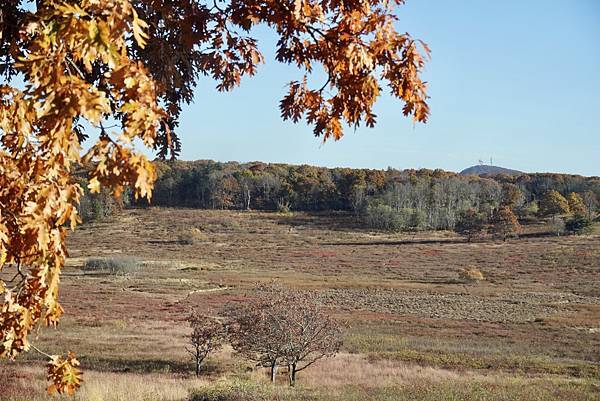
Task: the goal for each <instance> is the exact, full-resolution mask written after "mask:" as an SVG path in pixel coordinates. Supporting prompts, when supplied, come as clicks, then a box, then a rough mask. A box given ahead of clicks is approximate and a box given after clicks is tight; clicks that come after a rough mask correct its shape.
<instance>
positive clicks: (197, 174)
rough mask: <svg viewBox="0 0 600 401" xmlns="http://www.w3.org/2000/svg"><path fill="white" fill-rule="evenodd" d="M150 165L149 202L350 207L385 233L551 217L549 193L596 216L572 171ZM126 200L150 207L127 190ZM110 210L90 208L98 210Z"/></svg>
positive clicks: (591, 182)
mask: <svg viewBox="0 0 600 401" xmlns="http://www.w3.org/2000/svg"><path fill="white" fill-rule="evenodd" d="M155 165H156V168H157V172H158V179H157V181H156V184H155V189H154V196H153V198H152V201H151V204H152V205H154V206H163V207H189V208H202V209H234V210H265V211H280V212H287V211H333V210H335V211H347V212H351V213H354V214H355V215H356V216H357V217H358V218H360V220H361V221H362V222H363V223H364V225H366V226H368V227H372V228H377V229H387V230H411V229H415V230H419V229H434V230H440V229H450V230H452V229H456V228H457V227H458V226H459V225H460V224H461V219H464V217H465V216H466V215H467V212H469V211H470V212H473V211H475V212H476V213H477V214H478V216H479V218H481V219H483V220H484V221H487V222H490V221H492V220H493V217H494V213H495V212H497V211H498V209H499V208H500V207H501V206H508V207H509V208H510V209H511V211H512V212H514V213H515V214H516V216H517V217H518V218H519V219H520V220H523V219H535V218H538V217H543V216H549V215H550V214H551V213H548V212H547V210H544V197H545V196H546V195H547V194H548V193H550V192H551V191H554V192H556V193H558V194H559V195H561V196H562V197H563V198H565V201H566V198H567V197H568V196H569V195H570V194H574V195H576V196H577V197H578V198H579V199H580V200H581V203H582V204H583V207H584V209H585V210H586V214H587V217H588V218H589V219H593V218H594V216H595V213H596V210H597V209H598V204H599V200H600V178H599V177H583V176H579V175H569V174H552V173H535V174H526V173H523V174H520V175H516V176H509V175H505V174H499V175H484V176H474V175H468V176H463V175H460V174H456V173H452V172H447V171H443V170H440V169H437V170H429V169H420V170H397V169H393V168H388V169H386V170H372V169H351V168H326V167H314V166H309V165H289V164H275V163H274V164H269V163H261V162H254V163H237V162H227V163H221V162H215V161H211V160H200V161H171V162H164V161H156V162H155ZM97 196H102V194H100V195H97ZM104 198H108V196H104ZM104 201H106V202H108V200H107V199H105V200H104ZM104 201H103V202H104ZM84 202H87V201H86V200H84ZM123 202H124V203H125V204H133V205H137V206H144V205H147V204H148V203H147V202H146V201H145V200H141V201H140V200H138V201H135V200H134V199H133V197H131V196H130V195H127V193H126V194H125V196H124V198H123ZM92 203H93V202H92ZM96 203H98V202H96ZM101 203H102V202H101ZM540 206H541V208H540ZM112 207H114V206H112V205H109V206H105V207H104V208H103V207H102V206H98V205H96V206H95V208H96V209H102V210H100V211H103V212H106V210H107V209H111V208H112Z"/></svg>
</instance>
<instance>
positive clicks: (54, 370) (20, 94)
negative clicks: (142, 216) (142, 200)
mask: <svg viewBox="0 0 600 401" xmlns="http://www.w3.org/2000/svg"><path fill="white" fill-rule="evenodd" d="M402 3H403V1H402V0H393V1H388V0H350V1H341V0H320V1H317V0H294V1H291V0H283V1H281V0H277V1H275V0H231V1H200V0H177V1H173V0H102V1H100V0H35V1H33V0H31V1H27V0H7V1H3V2H2V3H1V4H0V74H2V76H3V78H4V83H3V84H2V85H0V105H1V106H0V269H2V270H3V271H6V272H7V271H9V270H10V271H12V272H13V273H14V274H15V275H14V278H13V279H12V280H9V281H7V282H5V281H0V294H1V295H2V296H3V297H4V301H3V303H2V304H1V306H0V330H1V331H0V332H1V341H0V357H3V358H15V357H16V356H17V355H18V354H19V353H20V352H22V351H27V350H29V349H30V347H31V344H30V343H29V341H28V334H29V333H30V331H31V330H32V329H33V328H34V326H35V325H37V324H39V323H40V322H45V323H46V324H48V325H56V324H57V323H58V321H59V318H60V315H61V314H62V308H61V306H60V305H59V303H58V301H57V300H58V288H59V276H60V271H61V268H62V266H63V265H64V262H65V258H66V256H67V251H66V247H65V237H66V234H67V228H66V225H67V224H68V225H69V227H70V228H71V229H74V228H75V226H76V225H77V224H78V222H79V216H78V213H77V208H76V206H77V204H78V202H79V200H80V197H81V194H82V191H83V190H82V187H81V186H80V185H79V184H78V183H77V181H76V180H75V179H74V177H73V171H74V169H75V168H76V167H77V166H79V165H81V164H87V165H89V166H90V171H91V173H90V179H89V184H88V186H89V189H90V190H91V191H92V192H98V191H99V190H100V187H101V186H107V187H109V188H112V191H113V193H114V194H115V195H117V196H118V195H119V194H120V193H121V191H122V190H123V188H124V187H130V188H131V189H132V190H133V192H134V194H135V196H136V197H148V198H149V197H150V196H151V194H152V187H153V182H154V180H155V178H156V173H155V169H154V167H153V165H152V164H151V163H150V162H149V161H148V160H147V158H146V157H145V156H144V155H143V153H141V152H140V151H139V150H136V148H135V146H134V143H135V141H136V140H139V141H141V142H142V143H143V144H144V145H145V146H147V147H149V148H153V149H155V150H156V151H157V152H158V155H159V156H161V157H168V156H169V155H171V156H176V155H177V154H178V152H179V149H180V142H179V139H178V136H177V131H176V128H177V120H178V117H179V114H180V112H181V106H182V104H183V103H186V102H187V103H189V102H191V101H192V98H193V94H194V88H195V85H196V83H197V82H198V80H199V79H200V77H202V76H207V77H211V78H212V79H214V80H215V81H216V89H217V90H219V91H227V90H231V89H233V88H234V87H235V86H237V85H238V84H239V83H240V80H241V78H242V77H243V76H251V75H254V74H255V72H256V69H257V67H258V65H259V64H261V63H262V62H263V61H264V57H263V55H262V53H261V52H260V50H259V47H258V42H257V40H256V39H255V38H253V37H252V30H253V28H254V27H255V26H257V25H261V24H262V25H266V26H268V27H270V28H272V30H273V32H274V33H275V35H277V37H278V41H277V49H276V54H277V56H276V58H277V60H278V61H280V62H282V63H287V64H292V65H295V66H296V67H297V68H298V70H299V76H298V77H296V78H295V79H294V80H292V81H291V82H290V83H289V85H288V92H287V94H286V95H285V96H284V97H283V99H282V101H281V103H280V112H281V116H282V117H283V118H284V119H289V120H292V121H294V122H296V121H299V120H301V119H305V120H306V121H307V122H308V123H309V124H311V125H312V126H313V132H314V134H315V135H316V136H320V137H322V138H323V140H326V139H328V138H334V139H336V140H337V139H339V138H341V137H342V135H343V127H344V125H350V126H355V127H356V126H358V125H360V124H361V123H365V124H366V125H368V126H373V125H374V124H375V122H376V116H375V114H374V112H373V106H374V104H375V102H376V100H377V98H378V97H379V96H380V95H381V91H382V85H383V84H385V85H387V87H388V89H389V91H390V93H391V94H392V96H394V97H396V98H398V99H400V100H401V101H402V102H403V104H404V106H403V113H404V114H405V115H407V116H409V115H411V116H412V117H413V118H414V120H415V121H420V122H425V121H426V120H427V117H428V115H429V108H428V106H427V103H426V100H427V94H426V85H425V83H424V82H423V81H422V79H421V78H420V73H421V71H422V69H423V67H424V63H425V60H424V59H425V58H426V57H427V55H428V53H429V50H428V48H427V46H426V45H425V44H424V43H423V42H420V41H418V40H415V39H413V38H412V37H411V36H410V35H408V34H406V33H400V32H398V31H397V30H396V28H395V24H396V22H397V6H399V5H401V4H402ZM315 71H324V73H325V76H326V79H325V82H323V83H319V84H317V85H316V86H313V85H312V84H311V82H312V81H313V79H311V76H312V78H314V76H315ZM15 77H16V78H17V80H16V82H14V81H11V78H12V79H14V78H15ZM19 82H20V83H19ZM83 123H86V124H87V125H89V126H92V127H94V128H95V129H96V130H97V131H98V132H99V137H98V138H97V139H94V140H93V143H91V144H86V147H85V148H86V149H87V150H86V151H84V150H83V149H84V146H83V143H84V142H85V141H86V139H88V133H86V132H85V130H84V129H83V127H84V126H85V124H83ZM113 129H114V130H113ZM77 365H78V362H77V360H76V359H75V357H74V356H73V355H72V354H69V356H68V357H67V358H59V357H56V356H52V357H51V359H50V364H49V371H48V377H49V379H50V380H51V381H52V383H53V384H52V385H51V387H50V390H51V391H58V392H61V393H62V392H67V393H72V392H73V391H74V390H75V389H76V388H77V387H78V386H79V381H80V378H79V373H78V371H77V368H76V366H77Z"/></svg>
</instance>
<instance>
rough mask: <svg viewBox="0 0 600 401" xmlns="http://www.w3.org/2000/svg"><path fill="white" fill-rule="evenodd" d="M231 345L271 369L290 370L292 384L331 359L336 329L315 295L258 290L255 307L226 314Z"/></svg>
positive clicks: (271, 288)
mask: <svg viewBox="0 0 600 401" xmlns="http://www.w3.org/2000/svg"><path fill="white" fill-rule="evenodd" d="M230 314H231V320H232V323H231V325H230V327H231V330H230V341H231V344H232V346H233V348H234V349H235V350H236V351H237V352H238V353H240V354H242V355H244V356H245V357H247V358H249V359H250V360H253V361H256V362H257V363H258V364H259V365H261V366H265V367H269V369H270V374H271V381H275V378H276V375H277V368H278V366H280V365H284V366H287V367H288V376H289V383H290V385H294V384H295V382H296V375H297V373H298V372H300V371H302V370H304V369H306V368H308V367H309V366H311V365H312V364H313V363H315V362H316V361H318V360H319V359H322V358H326V357H331V356H334V355H335V354H336V353H337V352H338V350H339V347H340V345H341V330H340V324H339V323H337V322H336V321H335V320H334V319H332V318H331V317H330V316H328V315H327V313H326V312H325V310H324V308H323V307H322V305H321V303H320V302H319V300H318V298H317V296H316V295H314V294H313V293H309V292H305V291H298V290H293V289H290V288H286V287H283V286H281V285H279V284H276V283H271V284H269V285H262V286H259V287H258V288H257V297H256V299H255V300H254V301H253V302H248V303H245V304H244V305H243V306H241V307H239V308H233V309H232V310H231V311H230Z"/></svg>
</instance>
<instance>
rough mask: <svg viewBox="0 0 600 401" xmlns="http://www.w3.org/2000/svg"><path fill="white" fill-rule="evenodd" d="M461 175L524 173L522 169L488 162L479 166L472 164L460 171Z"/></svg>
mask: <svg viewBox="0 0 600 401" xmlns="http://www.w3.org/2000/svg"><path fill="white" fill-rule="evenodd" d="M460 174H461V175H484V174H507V175H519V174H523V172H522V171H518V170H511V169H509V168H504V167H500V166H489V165H486V164H480V165H477V166H471V167H468V168H466V169H464V170H463V171H461V172H460Z"/></svg>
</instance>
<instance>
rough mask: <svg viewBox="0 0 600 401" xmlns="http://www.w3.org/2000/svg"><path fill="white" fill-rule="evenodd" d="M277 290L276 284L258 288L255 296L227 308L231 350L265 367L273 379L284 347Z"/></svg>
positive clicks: (273, 379)
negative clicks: (252, 298)
mask: <svg viewBox="0 0 600 401" xmlns="http://www.w3.org/2000/svg"><path fill="white" fill-rule="evenodd" d="M279 291H280V290H279V287H278V286H275V285H273V286H267V287H259V294H260V295H259V297H258V298H256V299H254V300H253V301H251V302H247V303H244V304H243V305H242V306H240V307H231V308H229V311H228V314H229V317H230V324H229V340H230V342H231V345H232V347H233V349H234V350H235V351H236V352H237V353H239V354H240V355H242V356H244V357H245V358H247V359H250V360H252V361H254V362H256V363H257V365H260V366H264V367H268V368H269V369H270V373H271V381H273V382H274V381H275V377H276V375H277V367H278V364H279V362H280V360H281V358H282V356H283V347H284V338H283V336H282V333H283V331H282V327H281V324H280V323H281V322H280V316H281V311H280V309H281V308H282V305H281V304H279V303H278V293H279Z"/></svg>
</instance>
